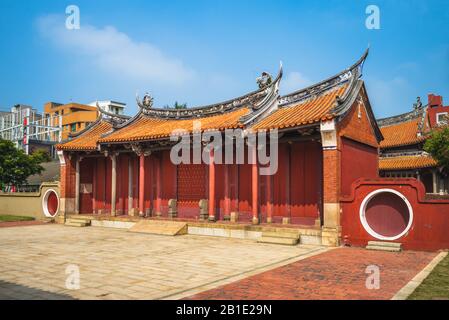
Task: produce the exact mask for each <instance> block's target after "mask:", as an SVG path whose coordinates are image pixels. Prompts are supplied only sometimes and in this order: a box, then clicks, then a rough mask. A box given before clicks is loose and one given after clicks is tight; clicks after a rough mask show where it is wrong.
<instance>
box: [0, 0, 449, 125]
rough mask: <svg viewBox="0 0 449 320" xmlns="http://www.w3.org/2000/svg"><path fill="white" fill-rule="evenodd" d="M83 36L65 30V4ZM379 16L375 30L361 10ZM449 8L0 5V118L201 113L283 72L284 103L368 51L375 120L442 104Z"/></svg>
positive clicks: (389, 4)
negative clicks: (150, 109)
mask: <svg viewBox="0 0 449 320" xmlns="http://www.w3.org/2000/svg"><path fill="white" fill-rule="evenodd" d="M71 4H74V5H77V6H78V7H79V9H80V16H81V28H80V30H67V29H65V19H66V14H65V9H66V7H67V6H68V5H71ZM369 4H375V5H377V6H378V7H379V9H380V27H381V28H380V30H368V29H367V28H366V27H365V19H366V18H367V14H366V13H365V9H366V7H367V6H368V5H369ZM448 25H449V1H446V0H440V1H438V0H434V1H419V0H417V1H414V0H403V1H401V0H397V1H393V0H391V1H377V0H371V1H356V0H353V1H350V0H346V1H230V0H227V1H212V0H209V1H195V0H191V1H131V0H127V1H80V0H73V1H71V2H68V1H57V0H48V1H29V0H26V1H25V0H0V38H1V41H0V73H1V77H0V109H2V110H3V109H7V108H9V107H10V106H12V105H13V104H16V103H24V104H30V105H32V106H34V107H36V108H38V109H41V108H42V106H43V104H44V103H45V102H47V101H56V102H62V103H66V102H69V101H76V102H81V103H88V102H92V101H95V100H96V99H113V100H118V101H123V102H126V103H128V113H129V114H134V113H135V112H136V106H135V100H134V99H135V98H134V97H135V94H136V92H139V93H140V95H141V96H142V95H143V94H144V93H145V91H149V92H151V93H152V95H153V96H154V97H155V105H156V106H163V105H166V104H170V105H172V104H173V103H174V102H175V101H179V102H186V103H187V104H188V105H189V106H198V105H203V104H209V103H214V102H218V101H221V100H225V99H229V98H232V97H235V96H238V95H241V94H244V93H246V92H248V91H252V90H254V89H255V88H256V82H255V78H256V77H257V76H259V74H260V73H261V72H262V71H269V72H271V73H273V74H275V73H276V72H277V69H278V65H279V61H280V60H282V62H283V64H284V79H283V84H282V91H283V93H287V92H288V91H293V90H295V89H299V88H301V87H303V86H306V85H308V84H311V83H314V82H317V81H320V80H322V79H324V78H326V77H328V76H331V75H333V74H335V73H337V72H339V71H341V70H342V69H344V68H346V67H348V66H349V65H351V64H352V63H353V62H355V61H356V60H357V59H358V58H359V56H360V55H361V54H362V53H363V51H364V50H365V49H366V47H367V46H368V44H370V46H371V49H370V56H369V57H368V60H367V62H366V64H365V68H364V80H365V82H366V85H367V88H368V94H369V96H370V99H371V103H372V105H373V108H374V111H375V114H376V115H377V116H378V117H383V116H389V115H394V114H397V113H401V112H406V111H408V110H410V109H411V105H412V103H413V102H414V101H415V99H416V97H417V96H421V97H423V100H424V101H427V98H425V97H426V95H427V94H428V93H436V94H440V95H443V97H444V98H445V101H446V104H448V103H449V27H448Z"/></svg>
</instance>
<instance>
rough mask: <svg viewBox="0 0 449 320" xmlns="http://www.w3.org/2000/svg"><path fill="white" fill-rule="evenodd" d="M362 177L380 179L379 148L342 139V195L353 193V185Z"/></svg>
mask: <svg viewBox="0 0 449 320" xmlns="http://www.w3.org/2000/svg"><path fill="white" fill-rule="evenodd" d="M360 177H365V178H369V179H371V178H377V177H378V152H377V148H374V147H371V146H368V145H366V144H362V143H359V142H356V141H354V140H350V139H347V138H342V139H341V194H342V195H343V196H345V195H349V194H350V193H351V185H352V183H353V182H354V181H355V180H357V179H359V178H360Z"/></svg>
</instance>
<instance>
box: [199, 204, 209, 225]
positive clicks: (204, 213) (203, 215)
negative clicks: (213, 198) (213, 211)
mask: <svg viewBox="0 0 449 320" xmlns="http://www.w3.org/2000/svg"><path fill="white" fill-rule="evenodd" d="M198 206H199V207H200V220H207V219H208V218H209V201H208V200H207V199H201V200H200V201H199V202H198Z"/></svg>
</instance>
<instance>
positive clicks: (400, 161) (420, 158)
mask: <svg viewBox="0 0 449 320" xmlns="http://www.w3.org/2000/svg"><path fill="white" fill-rule="evenodd" d="M436 166H437V162H436V160H435V159H433V158H432V157H431V156H427V155H414V156H399V157H387V158H380V159H379V170H406V169H419V168H431V167H436Z"/></svg>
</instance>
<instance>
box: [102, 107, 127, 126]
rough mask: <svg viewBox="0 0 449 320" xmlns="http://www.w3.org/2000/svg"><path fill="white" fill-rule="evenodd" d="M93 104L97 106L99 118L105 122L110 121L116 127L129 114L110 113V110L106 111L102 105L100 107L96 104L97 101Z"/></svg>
mask: <svg viewBox="0 0 449 320" xmlns="http://www.w3.org/2000/svg"><path fill="white" fill-rule="evenodd" d="M95 106H96V107H97V109H98V112H99V113H100V117H99V118H101V119H103V120H105V121H107V122H110V123H111V124H112V127H113V128H116V127H117V126H119V125H120V124H122V123H124V122H126V121H128V120H129V118H130V117H129V116H125V115H122V114H116V113H112V112H108V111H106V110H104V109H103V108H102V107H100V105H99V104H98V101H96V102H95Z"/></svg>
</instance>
